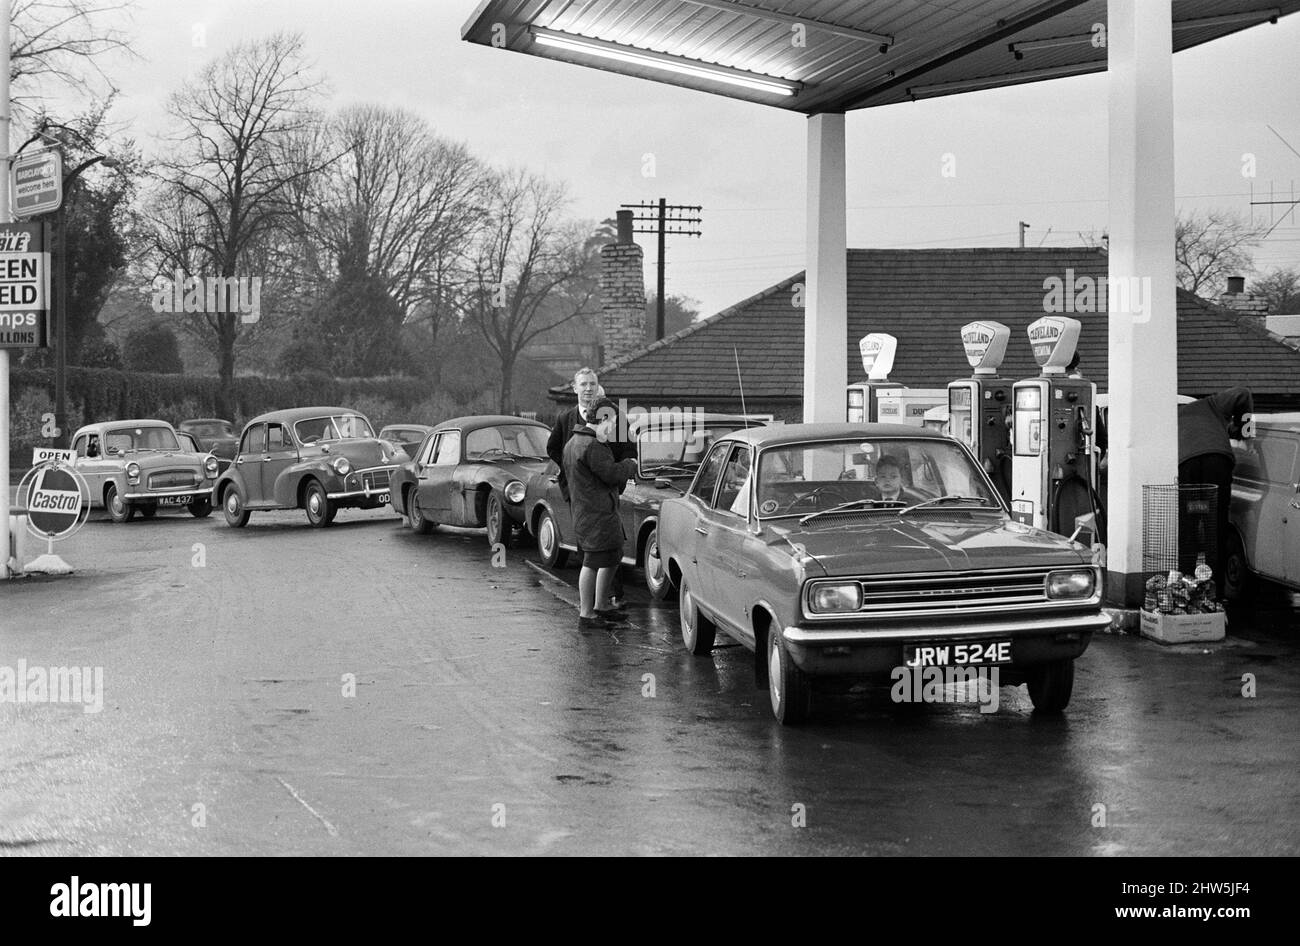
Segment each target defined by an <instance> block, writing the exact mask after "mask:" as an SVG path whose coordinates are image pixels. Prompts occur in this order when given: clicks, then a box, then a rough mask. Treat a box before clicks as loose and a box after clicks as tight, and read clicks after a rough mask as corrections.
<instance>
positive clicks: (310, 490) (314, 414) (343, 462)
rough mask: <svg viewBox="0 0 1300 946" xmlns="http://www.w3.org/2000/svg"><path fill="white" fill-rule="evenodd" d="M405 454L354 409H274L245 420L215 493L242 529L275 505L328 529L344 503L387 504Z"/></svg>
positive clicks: (346, 505) (367, 506) (370, 506)
mask: <svg viewBox="0 0 1300 946" xmlns="http://www.w3.org/2000/svg"><path fill="white" fill-rule="evenodd" d="M401 458H402V453H401V451H400V450H399V449H398V448H397V447H395V446H394V445H393V444H391V443H389V442H388V441H387V440H380V439H378V438H377V437H375V435H374V430H373V429H372V428H371V426H370V421H368V420H366V418H365V416H364V415H362V414H360V413H358V412H357V411H354V410H352V409H351V408H347V407H297V408H293V409H292V410H286V411H272V412H271V413H269V414H262V415H261V416H260V417H254V418H253V419H252V420H250V421H249V422H248V423H247V424H246V425H245V426H244V432H243V434H242V436H241V437H240V438H239V449H238V451H237V452H236V454H235V460H234V462H233V463H232V464H231V465H230V468H229V469H228V470H226V472H224V473H222V474H221V476H220V478H219V479H218V480H217V484H216V487H215V489H214V493H213V495H214V496H215V498H216V501H217V502H218V503H220V505H221V508H222V511H223V512H224V513H225V516H226V522H227V523H228V524H229V525H231V526H234V527H235V528H240V527H242V526H244V525H247V523H248V517H249V513H251V512H256V511H261V510H271V509H302V510H303V511H304V512H306V514H307V522H308V523H309V524H310V525H311V526H313V527H315V528H322V527H324V526H328V525H329V524H330V523H331V522H333V521H334V516H335V514H336V513H337V512H338V511H339V510H340V509H343V508H357V509H376V508H378V507H380V506H383V505H385V504H387V502H388V482H389V477H390V476H391V475H392V473H393V470H395V469H396V468H397V464H398V462H400V460H401Z"/></svg>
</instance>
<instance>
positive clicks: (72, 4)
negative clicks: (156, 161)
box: [9, 0, 134, 112]
mask: <svg viewBox="0 0 1300 946" xmlns="http://www.w3.org/2000/svg"><path fill="white" fill-rule="evenodd" d="M132 6H133V4H132V3H131V2H129V0H125V2H124V0H14V4H13V8H12V31H11V43H10V49H9V81H10V82H11V83H13V86H14V91H15V94H14V96H13V103H14V106H15V108H16V109H18V110H19V111H24V110H25V111H29V112H30V111H35V106H33V105H31V104H29V103H30V102H31V101H33V100H36V99H40V98H41V96H39V95H26V94H23V93H24V91H25V90H26V89H28V88H29V87H32V86H34V85H35V83H36V82H40V83H41V85H42V91H44V92H47V93H48V91H49V90H50V84H51V82H53V84H55V85H62V86H64V87H65V88H67V89H70V90H71V91H73V92H75V93H79V94H80V95H81V96H83V97H89V98H94V97H97V95H96V93H98V94H99V95H102V94H105V92H106V93H107V94H109V95H111V94H112V93H113V92H115V91H116V89H115V87H114V86H113V83H112V80H110V79H109V77H108V75H107V74H106V73H105V72H104V68H103V62H104V58H105V56H106V55H107V54H109V53H113V52H118V51H121V52H125V53H127V54H128V55H134V54H133V53H131V50H130V47H129V46H128V45H127V44H128V41H129V37H128V36H127V34H126V32H125V31H123V30H122V29H120V24H121V23H123V21H124V20H126V19H128V17H129V11H130V10H131V9H132ZM90 73H94V75H95V76H97V77H98V78H99V79H100V80H102V82H103V84H104V85H105V86H107V89H104V88H99V89H96V88H95V82H94V81H93V80H92V79H91V76H90Z"/></svg>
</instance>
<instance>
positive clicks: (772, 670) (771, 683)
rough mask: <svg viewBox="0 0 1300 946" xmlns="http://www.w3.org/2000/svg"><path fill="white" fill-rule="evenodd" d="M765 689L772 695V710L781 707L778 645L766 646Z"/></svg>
mask: <svg viewBox="0 0 1300 946" xmlns="http://www.w3.org/2000/svg"><path fill="white" fill-rule="evenodd" d="M767 648H768V654H767V689H768V692H769V693H771V694H772V709H774V710H776V709H780V707H781V654H780V645H778V644H768V645H767Z"/></svg>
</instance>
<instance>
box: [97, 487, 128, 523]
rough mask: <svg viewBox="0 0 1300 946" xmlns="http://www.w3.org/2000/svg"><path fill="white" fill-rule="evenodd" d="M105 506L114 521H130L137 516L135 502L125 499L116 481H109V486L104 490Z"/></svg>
mask: <svg viewBox="0 0 1300 946" xmlns="http://www.w3.org/2000/svg"><path fill="white" fill-rule="evenodd" d="M104 506H105V507H106V508H107V509H108V515H109V517H110V518H111V519H112V520H113V521H114V522H130V521H131V520H132V519H134V518H135V504H134V503H128V502H127V501H126V500H125V499H123V498H122V494H121V493H119V492H118V491H117V485H116V484H114V483H109V484H108V488H107V489H106V490H104Z"/></svg>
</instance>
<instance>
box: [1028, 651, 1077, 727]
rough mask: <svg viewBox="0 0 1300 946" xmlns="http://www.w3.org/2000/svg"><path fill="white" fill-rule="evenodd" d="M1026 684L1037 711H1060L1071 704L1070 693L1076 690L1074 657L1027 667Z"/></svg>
mask: <svg viewBox="0 0 1300 946" xmlns="http://www.w3.org/2000/svg"><path fill="white" fill-rule="evenodd" d="M1025 685H1026V686H1028V687H1029V699H1030V700H1031V701H1032V702H1033V704H1034V712H1035V713H1040V714H1045V715H1054V714H1056V713H1060V712H1061V711H1062V710H1064V709H1065V708H1066V707H1067V706H1068V705H1069V704H1070V693H1071V692H1072V691H1073V690H1074V658H1070V659H1068V660H1051V661H1048V662H1047V663H1045V664H1039V665H1037V666H1034V667H1029V668H1027V669H1026V671H1025Z"/></svg>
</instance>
